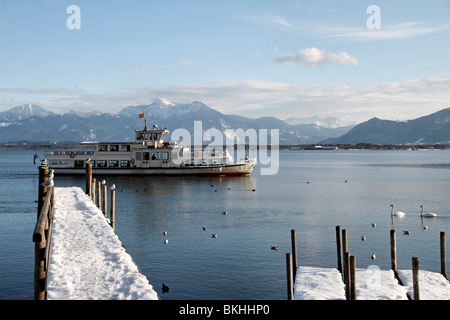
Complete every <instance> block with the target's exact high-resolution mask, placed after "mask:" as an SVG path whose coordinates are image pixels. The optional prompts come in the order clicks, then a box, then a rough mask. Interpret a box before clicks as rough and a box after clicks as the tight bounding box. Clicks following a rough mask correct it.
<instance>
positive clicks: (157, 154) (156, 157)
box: [152, 152, 161, 160]
mask: <svg viewBox="0 0 450 320" xmlns="http://www.w3.org/2000/svg"><path fill="white" fill-rule="evenodd" d="M160 159H161V158H160V156H159V152H152V160H160Z"/></svg>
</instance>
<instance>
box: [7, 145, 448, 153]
mask: <svg viewBox="0 0 450 320" xmlns="http://www.w3.org/2000/svg"><path fill="white" fill-rule="evenodd" d="M318 145H319V144H300V145H279V149H280V150H317V151H323V150H322V149H321V148H317V146H318ZM321 146H322V147H336V150H352V149H353V150H354V149H358V150H423V149H438V150H449V149H450V145H440V144H427V145H410V144H370V143H359V144H356V145H350V144H336V145H321ZM203 147H206V146H203ZM94 149H95V146H94V145H88V144H76V143H73V144H70V143H69V144H3V145H0V150H94ZM246 149H248V145H246ZM324 150H329V149H325V148H324Z"/></svg>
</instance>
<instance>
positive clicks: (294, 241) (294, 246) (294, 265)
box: [291, 230, 298, 279]
mask: <svg viewBox="0 0 450 320" xmlns="http://www.w3.org/2000/svg"><path fill="white" fill-rule="evenodd" d="M291 246H292V268H293V270H292V273H293V278H294V279H295V276H296V274H297V268H298V261H297V234H296V231H295V230H291Z"/></svg>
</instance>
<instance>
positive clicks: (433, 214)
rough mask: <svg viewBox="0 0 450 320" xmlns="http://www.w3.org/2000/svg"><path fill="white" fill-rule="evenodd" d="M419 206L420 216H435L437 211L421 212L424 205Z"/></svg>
mask: <svg viewBox="0 0 450 320" xmlns="http://www.w3.org/2000/svg"><path fill="white" fill-rule="evenodd" d="M420 208H421V209H422V210H421V212H420V216H421V217H427V218H434V217H437V213H433V212H423V209H424V206H423V205H421V206H420Z"/></svg>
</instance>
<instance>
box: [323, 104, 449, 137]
mask: <svg viewBox="0 0 450 320" xmlns="http://www.w3.org/2000/svg"><path fill="white" fill-rule="evenodd" d="M321 143H323V144H351V145H355V144H358V143H371V144H415V145H417V144H443V145H447V144H450V108H446V109H443V110H440V111H438V112H435V113H432V114H430V115H427V116H423V117H420V118H417V119H413V120H408V121H392V120H381V119H378V118H372V119H370V120H368V121H366V122H363V123H360V124H359V125H357V126H355V127H353V128H352V129H351V130H349V131H348V132H347V133H346V134H344V135H342V136H340V137H337V138H329V139H325V140H323V141H321Z"/></svg>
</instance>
